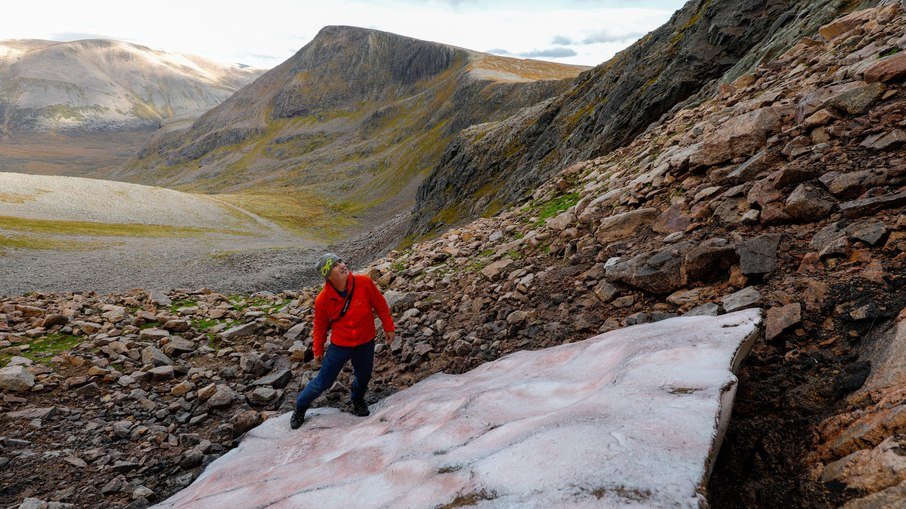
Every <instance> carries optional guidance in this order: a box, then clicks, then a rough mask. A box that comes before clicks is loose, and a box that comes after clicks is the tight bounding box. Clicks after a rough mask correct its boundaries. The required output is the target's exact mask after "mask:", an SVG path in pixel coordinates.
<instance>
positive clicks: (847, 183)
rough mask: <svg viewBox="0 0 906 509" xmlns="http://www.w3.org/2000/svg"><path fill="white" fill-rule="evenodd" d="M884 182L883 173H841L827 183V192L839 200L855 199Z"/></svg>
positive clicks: (869, 171) (864, 171)
mask: <svg viewBox="0 0 906 509" xmlns="http://www.w3.org/2000/svg"><path fill="white" fill-rule="evenodd" d="M885 180H886V178H885V176H884V174H883V173H881V172H877V171H872V170H863V171H853V172H849V173H841V174H839V175H837V176H836V177H834V178H833V179H831V180H830V182H828V183H827V190H828V191H830V192H831V194H833V195H834V196H839V197H840V198H844V199H847V198H855V197H857V196H859V195H860V194H862V193H864V192H865V191H866V190H867V189H869V188H871V187H875V186H879V185H882V184H883V183H884V182H885Z"/></svg>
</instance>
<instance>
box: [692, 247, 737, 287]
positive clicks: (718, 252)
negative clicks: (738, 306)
mask: <svg viewBox="0 0 906 509" xmlns="http://www.w3.org/2000/svg"><path fill="white" fill-rule="evenodd" d="M738 261H739V255H737V254H736V250H735V249H734V248H733V246H732V245H730V244H729V243H728V242H727V241H726V240H725V239H720V238H717V239H709V240H707V241H705V242H703V243H701V244H699V245H697V246H695V247H693V248H692V249H690V250H689V251H688V252H687V253H686V257H685V258H684V260H683V268H682V271H683V276H684V278H685V282H686V283H691V282H693V281H710V280H714V279H718V278H723V277H724V276H726V275H728V274H729V270H730V267H732V266H733V265H735V264H736V263H737V262H738Z"/></svg>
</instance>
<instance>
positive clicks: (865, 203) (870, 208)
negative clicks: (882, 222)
mask: <svg viewBox="0 0 906 509" xmlns="http://www.w3.org/2000/svg"><path fill="white" fill-rule="evenodd" d="M903 205H906V191H901V192H899V193H895V194H887V195H884V196H876V197H873V198H865V199H862V200H853V201H848V202H845V203H841V204H840V211H841V212H843V215H845V216H846V217H851V218H855V217H862V216H866V215H868V214H873V213H875V212H878V211H879V210H884V209H891V208H895V207H901V206H903Z"/></svg>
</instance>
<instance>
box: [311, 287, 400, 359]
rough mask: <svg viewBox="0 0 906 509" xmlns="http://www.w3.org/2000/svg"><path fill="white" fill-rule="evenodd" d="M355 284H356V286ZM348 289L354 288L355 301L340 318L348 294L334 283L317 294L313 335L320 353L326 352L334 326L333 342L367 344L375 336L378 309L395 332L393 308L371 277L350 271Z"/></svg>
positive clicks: (317, 354) (382, 318)
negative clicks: (375, 319)
mask: <svg viewBox="0 0 906 509" xmlns="http://www.w3.org/2000/svg"><path fill="white" fill-rule="evenodd" d="M353 285H354V286H353ZM346 289H347V291H349V290H352V302H350V303H349V310H348V311H346V315H344V316H343V318H339V319H338V317H339V316H340V312H341V311H343V305H344V304H345V303H346V299H345V298H344V297H340V293H339V292H338V291H337V290H336V288H334V287H333V285H331V284H330V283H326V284H325V285H324V289H323V290H321V293H319V294H318V296H317V298H315V325H314V330H313V331H312V335H313V336H314V341H313V345H312V349H313V350H314V354H315V356H317V357H320V356H322V355H324V343H325V341H327V331H328V329H329V330H331V331H332V332H331V334H330V342H331V343H332V344H334V345H338V346H358V345H362V344H365V343H367V342H369V341H371V340H372V339H374V336H375V333H376V331H375V328H374V313H377V316H378V318H380V319H381V323H382V324H383V325H384V330H385V331H386V332H393V331H394V330H396V326H394V324H393V318H391V317H390V308H389V307H387V301H386V300H384V296H383V295H381V291H380V290H378V287H377V286H375V284H374V281H372V280H371V278H370V277H368V276H365V275H362V274H350V275H349V279H348V280H347V282H346Z"/></svg>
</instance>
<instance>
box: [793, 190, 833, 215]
mask: <svg viewBox="0 0 906 509" xmlns="http://www.w3.org/2000/svg"><path fill="white" fill-rule="evenodd" d="M833 208H834V202H833V201H832V200H831V199H830V198H829V197H828V196H826V195H825V193H824V192H823V191H821V190H820V189H818V188H817V187H814V186H812V185H809V184H799V186H798V187H796V189H795V190H794V191H793V192H792V194H790V196H789V198H787V200H786V206H785V207H784V209H783V210H784V212H786V214H787V215H788V216H790V217H791V218H792V219H795V220H798V221H817V220H819V219H821V218H823V217H824V216H826V215H827V214H829V213H830V211H831V210H833Z"/></svg>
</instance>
